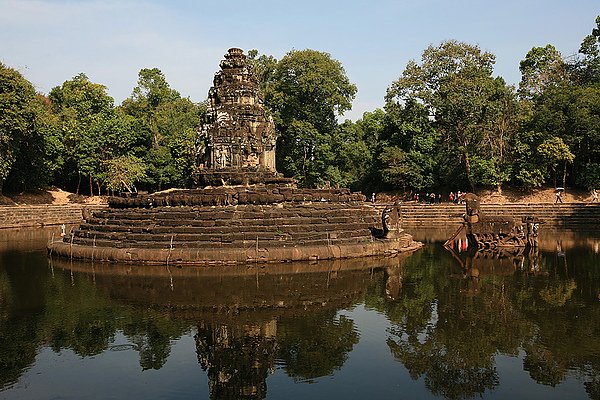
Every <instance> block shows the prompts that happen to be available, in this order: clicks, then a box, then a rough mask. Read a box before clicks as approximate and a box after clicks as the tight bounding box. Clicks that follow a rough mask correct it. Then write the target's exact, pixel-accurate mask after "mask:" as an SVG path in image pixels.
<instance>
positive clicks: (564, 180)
mask: <svg viewBox="0 0 600 400" xmlns="http://www.w3.org/2000/svg"><path fill="white" fill-rule="evenodd" d="M562 181H563V185H562V187H564V188H566V187H567V186H566V182H567V160H565V166H564V168H563V179H562Z"/></svg>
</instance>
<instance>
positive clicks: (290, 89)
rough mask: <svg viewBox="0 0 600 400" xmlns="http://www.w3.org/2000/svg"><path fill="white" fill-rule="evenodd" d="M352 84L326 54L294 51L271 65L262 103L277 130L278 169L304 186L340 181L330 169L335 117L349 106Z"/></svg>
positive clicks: (339, 65)
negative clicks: (273, 120) (271, 114)
mask: <svg viewBox="0 0 600 400" xmlns="http://www.w3.org/2000/svg"><path fill="white" fill-rule="evenodd" d="M356 90H357V89H356V86H355V85H354V84H352V83H351V82H350V80H349V79H348V77H347V76H346V72H345V71H344V68H343V66H342V64H341V63H340V62H339V61H337V60H335V59H333V58H331V55H329V54H328V53H323V52H319V51H316V50H308V49H307V50H300V51H297V50H293V51H290V52H289V53H287V54H286V55H285V56H284V57H283V58H282V59H281V60H280V61H279V62H278V63H277V65H276V67H275V69H274V71H273V76H272V82H270V83H269V84H268V85H267V87H266V94H265V97H266V102H267V105H268V106H269V107H270V109H271V111H273V113H274V119H275V124H276V127H277V130H278V133H279V138H278V143H277V160H278V165H277V167H278V169H279V171H281V172H283V173H284V174H286V175H288V176H293V177H295V178H297V179H299V181H300V183H301V184H302V185H305V186H314V185H320V184H323V183H324V182H325V181H327V180H329V181H332V183H337V182H336V180H337V179H339V178H338V176H339V175H338V176H336V173H334V172H333V171H332V170H331V169H328V167H329V166H330V165H331V160H332V159H333V158H334V157H335V154H334V153H333V152H332V144H333V140H332V139H333V135H334V131H335V129H336V127H337V117H338V116H339V115H341V114H343V113H344V111H347V110H349V109H350V108H351V106H352V100H353V99H354V95H355V94H356Z"/></svg>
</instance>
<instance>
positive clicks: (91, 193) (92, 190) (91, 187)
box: [90, 175, 94, 196]
mask: <svg viewBox="0 0 600 400" xmlns="http://www.w3.org/2000/svg"><path fill="white" fill-rule="evenodd" d="M93 195H94V185H93V183H92V175H90V196H93Z"/></svg>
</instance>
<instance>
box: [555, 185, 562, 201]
mask: <svg viewBox="0 0 600 400" xmlns="http://www.w3.org/2000/svg"><path fill="white" fill-rule="evenodd" d="M562 192H563V189H562V188H557V189H556V201H555V202H554V204H556V203H562V202H563V201H562Z"/></svg>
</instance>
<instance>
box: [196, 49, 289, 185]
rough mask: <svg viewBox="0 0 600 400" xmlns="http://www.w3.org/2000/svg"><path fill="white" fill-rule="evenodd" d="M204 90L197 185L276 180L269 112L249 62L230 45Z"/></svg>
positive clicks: (273, 127) (240, 52) (274, 133)
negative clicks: (205, 109) (206, 101)
mask: <svg viewBox="0 0 600 400" xmlns="http://www.w3.org/2000/svg"><path fill="white" fill-rule="evenodd" d="M220 67H221V70H220V71H218V72H217V73H216V74H215V77H214V80H213V86H212V87H211V88H210V90H209V92H208V102H209V104H208V110H207V117H206V120H205V121H204V122H203V123H202V125H201V127H200V132H199V135H198V140H197V144H198V152H199V154H200V160H199V165H198V171H197V175H198V179H197V181H198V183H199V184H201V185H222V184H252V183H265V181H270V180H272V179H273V178H275V180H276V181H277V180H280V179H282V178H279V179H277V172H276V170H275V143H276V141H277V135H276V132H275V124H274V123H273V118H272V117H271V116H270V115H269V114H268V113H267V111H266V110H265V107H264V104H263V96H262V93H261V91H260V88H259V83H258V78H257V77H256V75H255V73H254V71H253V69H252V67H251V65H250V64H249V63H248V60H247V59H246V55H244V52H243V50H242V49H238V48H231V49H229V50H228V51H227V54H225V59H223V60H222V61H221V63H220Z"/></svg>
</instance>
